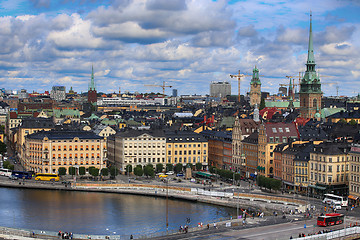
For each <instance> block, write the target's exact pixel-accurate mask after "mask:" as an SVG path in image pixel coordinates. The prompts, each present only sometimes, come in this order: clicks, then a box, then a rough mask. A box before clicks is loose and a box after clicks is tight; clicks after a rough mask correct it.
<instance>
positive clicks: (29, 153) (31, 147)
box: [21, 131, 107, 173]
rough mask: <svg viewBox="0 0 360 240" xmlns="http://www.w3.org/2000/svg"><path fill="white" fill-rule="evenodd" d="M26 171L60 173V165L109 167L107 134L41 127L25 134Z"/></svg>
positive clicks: (23, 163)
mask: <svg viewBox="0 0 360 240" xmlns="http://www.w3.org/2000/svg"><path fill="white" fill-rule="evenodd" d="M25 148H26V151H25V155H24V158H21V164H22V165H23V166H24V168H25V170H26V171H34V172H36V173H58V170H59V168H60V167H64V168H66V169H67V171H68V169H69V167H86V168H89V167H95V168H98V169H100V170H101V169H102V168H105V167H106V159H107V156H106V155H107V154H106V152H107V150H106V142H105V140H104V138H102V137H99V136H97V135H96V134H94V133H92V132H86V131H41V132H37V133H33V134H30V135H27V136H26V137H25Z"/></svg>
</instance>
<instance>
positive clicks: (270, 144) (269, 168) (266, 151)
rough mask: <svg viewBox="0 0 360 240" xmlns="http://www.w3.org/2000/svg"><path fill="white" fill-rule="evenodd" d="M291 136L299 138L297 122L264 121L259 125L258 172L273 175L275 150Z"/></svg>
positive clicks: (267, 175) (266, 175)
mask: <svg viewBox="0 0 360 240" xmlns="http://www.w3.org/2000/svg"><path fill="white" fill-rule="evenodd" d="M289 138H291V139H298V138H299V132H298V130H297V128H296V125H295V123H282V122H279V123H273V122H267V123H263V124H261V125H260V127H259V137H258V166H257V170H258V173H259V174H260V175H262V176H265V177H273V176H274V170H275V162H274V150H275V147H276V146H277V145H278V144H280V143H287V142H288V140H289Z"/></svg>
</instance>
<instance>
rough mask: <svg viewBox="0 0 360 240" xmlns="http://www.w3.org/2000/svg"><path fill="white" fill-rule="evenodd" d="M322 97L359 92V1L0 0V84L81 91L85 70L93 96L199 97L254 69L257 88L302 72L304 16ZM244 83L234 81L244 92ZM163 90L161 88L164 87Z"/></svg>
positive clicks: (234, 86) (85, 83) (85, 81)
mask: <svg viewBox="0 0 360 240" xmlns="http://www.w3.org/2000/svg"><path fill="white" fill-rule="evenodd" d="M310 10H312V13H313V31H314V50H315V60H316V63H317V66H316V67H317V70H318V72H319V73H320V75H321V76H324V77H323V78H321V81H322V82H323V83H326V84H324V85H323V88H322V89H323V92H324V94H325V95H327V96H329V95H336V86H339V95H349V96H353V95H357V93H358V91H359V90H358V89H359V88H360V81H359V80H360V41H359V39H360V17H359V15H358V13H359V12H360V2H358V1H346V0H342V1H339V0H327V1H313V0H303V1H280V0H278V1H275V0H274V1H258V0H248V1H247V0H243V1H209V0H171V1H169V0H107V1H97V0H59V1H52V0H6V1H4V0H2V1H0V46H1V47H0V86H1V87H4V88H6V89H12V90H19V89H21V88H25V89H28V91H30V92H32V91H38V92H43V91H44V90H50V89H51V87H52V86H53V85H64V86H66V88H67V89H70V87H71V86H72V87H73V89H74V90H75V91H77V92H82V91H87V86H88V82H89V81H90V75H91V66H92V64H93V65H94V71H95V81H96V85H97V88H98V90H99V91H104V92H118V91H119V88H121V91H131V92H134V91H139V92H151V91H155V92H161V89H159V88H153V87H149V86H144V85H145V84H150V83H151V84H161V83H162V81H166V82H167V83H168V84H170V85H172V86H173V87H174V88H177V89H178V92H179V94H195V93H196V94H207V93H209V84H210V82H211V81H231V82H232V92H233V94H237V83H236V81H235V80H231V79H230V78H229V74H236V73H237V72H238V70H240V71H241V72H243V73H245V74H251V73H252V69H253V68H254V66H255V65H256V66H257V67H258V68H259V70H260V74H261V75H262V77H261V81H262V90H263V91H269V92H271V93H276V92H277V89H278V88H279V84H280V83H288V80H287V78H286V77H285V76H287V75H298V74H299V72H304V71H305V62H306V56H307V46H308V34H309V12H310ZM249 82H250V77H245V78H244V79H243V81H242V83H241V93H242V94H244V93H245V92H246V91H248V89H249ZM167 93H168V94H170V90H169V89H167Z"/></svg>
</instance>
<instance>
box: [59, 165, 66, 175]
mask: <svg viewBox="0 0 360 240" xmlns="http://www.w3.org/2000/svg"><path fill="white" fill-rule="evenodd" d="M58 171H59V175H60V176H64V175H66V168H64V167H59V170H58Z"/></svg>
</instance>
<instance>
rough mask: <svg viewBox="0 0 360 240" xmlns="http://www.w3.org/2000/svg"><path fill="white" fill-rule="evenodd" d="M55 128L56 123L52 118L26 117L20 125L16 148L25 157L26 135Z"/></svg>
mask: <svg viewBox="0 0 360 240" xmlns="http://www.w3.org/2000/svg"><path fill="white" fill-rule="evenodd" d="M54 128H55V124H54V122H53V121H52V119H50V118H25V119H23V120H22V123H21V124H20V125H19V127H18V130H17V132H16V135H17V142H16V149H17V151H18V152H19V153H20V156H21V158H24V154H25V150H26V148H25V137H26V136H27V135H30V134H33V133H36V132H40V131H50V130H52V129H54Z"/></svg>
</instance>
